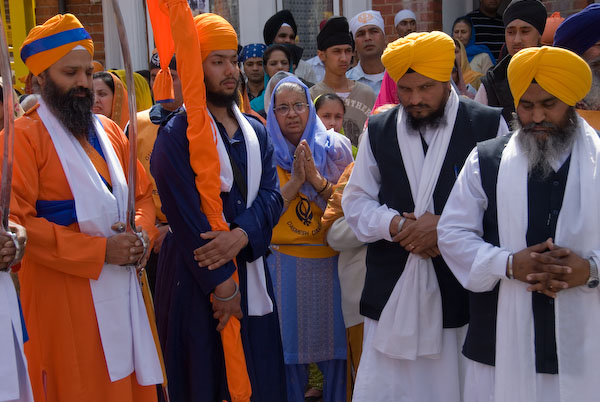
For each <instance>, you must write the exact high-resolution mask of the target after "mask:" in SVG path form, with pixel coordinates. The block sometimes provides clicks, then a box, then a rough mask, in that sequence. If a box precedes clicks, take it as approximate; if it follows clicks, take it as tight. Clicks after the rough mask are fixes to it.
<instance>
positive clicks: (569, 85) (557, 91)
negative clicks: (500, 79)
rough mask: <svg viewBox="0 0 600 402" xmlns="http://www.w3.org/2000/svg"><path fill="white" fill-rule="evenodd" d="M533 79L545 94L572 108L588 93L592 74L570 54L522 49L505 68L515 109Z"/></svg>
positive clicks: (555, 49) (543, 49)
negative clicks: (549, 94)
mask: <svg viewBox="0 0 600 402" xmlns="http://www.w3.org/2000/svg"><path fill="white" fill-rule="evenodd" d="M534 79H535V81H536V82H537V83H538V84H539V85H540V86H541V87H542V88H543V89H544V90H545V91H547V92H549V93H551V94H552V95H554V96H556V97H557V98H558V99H560V100H561V101H563V102H564V103H566V104H567V105H569V106H574V105H575V104H576V103H577V102H578V101H579V100H581V99H583V97H585V95H586V94H587V93H588V92H589V90H590V87H591V85H592V72H591V70H590V67H589V66H588V65H587V63H586V62H585V61H583V59H582V58H581V57H579V56H577V55H576V54H575V53H573V52H571V51H570V50H567V49H561V48H558V47H549V46H543V47H530V48H526V49H523V50H521V51H519V52H518V53H517V54H515V55H514V56H513V57H512V59H511V60H510V64H509V65H508V84H509V85H510V90H511V92H512V94H513V98H514V99H515V108H516V107H517V106H518V105H519V101H520V100H521V96H523V94H524V93H525V91H527V88H529V86H530V85H531V82H532V81H533V80H534Z"/></svg>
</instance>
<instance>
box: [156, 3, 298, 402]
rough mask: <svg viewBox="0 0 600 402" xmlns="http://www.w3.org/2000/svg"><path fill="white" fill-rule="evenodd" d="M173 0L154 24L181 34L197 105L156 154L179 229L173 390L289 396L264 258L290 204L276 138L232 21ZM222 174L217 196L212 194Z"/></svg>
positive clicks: (161, 267)
mask: <svg viewBox="0 0 600 402" xmlns="http://www.w3.org/2000/svg"><path fill="white" fill-rule="evenodd" d="M165 3H166V4H165V5H166V7H165V9H166V10H167V12H168V15H167V17H168V18H167V26H166V27H165V26H164V25H162V24H159V23H158V21H160V20H161V18H162V16H161V14H160V12H161V8H155V7H153V4H152V3H149V4H150V6H151V7H150V9H151V10H152V11H151V18H152V20H153V29H154V34H155V37H163V38H164V37H165V35H169V36H170V35H172V39H173V41H174V48H173V51H174V52H175V53H176V54H177V72H178V74H179V78H180V80H181V87H182V93H183V100H184V104H185V112H182V113H177V114H173V115H172V116H171V117H170V118H169V120H168V121H166V122H165V123H164V125H163V126H162V127H161V128H160V129H159V131H158V135H157V138H156V141H155V143H154V151H153V153H152V157H151V160H150V170H151V173H152V176H153V177H154V179H155V180H156V185H157V188H158V191H159V193H160V199H161V201H162V210H163V211H164V212H165V214H166V218H167V219H168V221H169V225H170V227H171V230H170V232H169V233H167V235H166V237H165V239H164V242H163V245H162V248H161V251H160V258H159V262H158V270H157V285H156V297H155V305H156V316H157V321H158V331H159V335H160V339H161V343H162V347H163V351H164V356H165V363H166V368H167V377H168V380H169V394H170V397H171V400H173V401H198V402H204V401H206V402H213V401H222V400H226V401H231V402H238V401H240V402H249V401H250V396H252V399H253V400H257V401H258V400H260V401H283V400H285V399H286V396H285V394H286V387H285V369H284V365H283V352H282V347H281V337H280V333H279V322H278V318H277V310H276V308H275V306H274V301H273V300H274V297H273V290H272V286H271V281H270V278H269V271H268V270H266V266H265V264H264V261H263V257H264V255H265V253H266V251H267V248H268V246H269V243H270V239H271V233H272V229H273V227H274V225H275V224H276V223H277V221H278V220H279V217H280V214H281V208H282V205H283V201H282V198H281V196H280V194H279V190H278V179H277V172H276V170H275V163H274V160H273V146H272V145H271V141H270V140H269V136H268V135H267V132H266V130H265V128H264V126H263V125H262V124H261V123H260V122H259V121H258V120H256V119H254V118H252V117H249V116H246V115H243V114H242V113H240V110H239V108H238V106H237V105H236V97H237V94H238V79H239V69H238V63H237V35H236V32H235V30H234V29H233V27H232V26H231V24H229V23H228V22H227V21H226V20H225V19H224V18H222V17H220V16H218V15H215V14H210V13H205V14H200V15H198V16H196V17H195V18H193V19H192V15H191V11H190V10H189V6H188V4H187V1H185V0H169V1H166V2H165ZM154 5H156V4H154ZM155 12H157V13H158V14H155ZM168 31H170V32H168ZM161 50H162V49H161V47H160V46H159V47H158V52H159V53H161ZM162 57H163V56H162V54H161V58H162ZM160 74H161V73H159V75H158V76H157V80H159V79H160ZM215 142H216V144H215ZM213 151H214V152H213ZM211 175H212V176H211ZM213 176H214V177H216V179H217V187H216V189H214V188H213V190H216V194H215V191H213V192H212V193H209V192H208V191H207V189H208V186H209V185H210V186H212V185H213V184H214V182H213V181H212V180H211V179H212V177H213ZM206 183H208V185H207V184H206ZM215 195H216V198H217V201H218V205H216V206H215V205H214V203H211V202H212V201H213V200H214V196H215ZM219 208H221V209H220V210H219ZM223 220H226V223H225V224H224V225H223ZM236 266H237V268H236ZM238 275H239V282H238V280H237V279H236V278H237V276H238ZM240 324H241V328H240ZM236 325H237V328H236ZM215 329H216V330H215ZM230 330H231V331H230ZM236 331H237V332H236ZM236 336H237V339H236V338H235V337H236ZM236 340H237V341H240V342H241V346H242V348H241V350H236V342H235V341H236ZM232 345H233V347H232ZM240 357H241V358H240ZM244 379H245V380H246V381H247V382H248V383H247V384H244ZM248 379H249V381H248ZM250 394H251V395H250Z"/></svg>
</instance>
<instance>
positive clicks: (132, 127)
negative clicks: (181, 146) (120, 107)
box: [111, 0, 137, 233]
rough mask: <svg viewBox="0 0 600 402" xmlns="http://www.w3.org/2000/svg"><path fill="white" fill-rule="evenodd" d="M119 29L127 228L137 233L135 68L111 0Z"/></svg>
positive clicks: (115, 3)
mask: <svg viewBox="0 0 600 402" xmlns="http://www.w3.org/2000/svg"><path fill="white" fill-rule="evenodd" d="M111 4H112V7H113V11H114V14H115V19H116V23H117V31H118V32H119V39H120V42H121V53H122V54H123V63H124V64H125V82H126V83H127V97H128V99H129V171H128V173H127V187H128V190H129V191H128V196H127V222H126V225H127V228H126V230H127V231H128V232H132V233H136V232H137V230H136V227H135V175H136V172H137V104H136V100H135V82H134V79H133V68H132V67H131V53H130V51H129V49H130V48H129V41H128V40H127V33H126V31H125V22H124V20H123V14H121V8H120V7H119V2H118V0H111Z"/></svg>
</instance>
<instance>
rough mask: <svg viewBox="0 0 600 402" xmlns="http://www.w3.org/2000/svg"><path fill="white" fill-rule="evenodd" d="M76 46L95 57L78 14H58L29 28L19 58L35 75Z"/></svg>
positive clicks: (92, 44)
mask: <svg viewBox="0 0 600 402" xmlns="http://www.w3.org/2000/svg"><path fill="white" fill-rule="evenodd" d="M78 45H80V46H83V47H84V48H85V50H87V51H88V52H89V53H90V55H92V57H93V56H94V42H92V37H91V36H90V34H89V33H87V31H86V30H85V29H84V28H83V25H81V22H79V20H78V19H77V17H75V16H74V15H73V14H64V15H63V14H58V15H55V16H54V17H52V18H50V19H49V20H48V21H46V22H44V23H43V24H42V25H37V26H35V27H33V29H32V30H31V31H29V34H28V35H27V37H26V38H25V42H23V45H22V46H21V60H23V62H24V63H25V65H26V66H27V68H28V69H29V71H31V72H32V73H33V75H36V76H37V75H40V73H41V72H42V71H45V70H46V69H47V68H48V67H50V66H51V65H52V64H54V63H56V62H57V61H58V60H60V59H61V58H63V57H64V56H65V55H66V54H67V53H69V52H70V51H71V50H73V48H74V47H76V46H78Z"/></svg>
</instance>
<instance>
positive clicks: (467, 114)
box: [360, 97, 501, 328]
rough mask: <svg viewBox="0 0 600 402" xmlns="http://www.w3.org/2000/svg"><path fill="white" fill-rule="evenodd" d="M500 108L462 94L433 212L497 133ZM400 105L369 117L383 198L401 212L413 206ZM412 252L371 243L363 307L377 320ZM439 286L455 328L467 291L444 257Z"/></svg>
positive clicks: (464, 315)
mask: <svg viewBox="0 0 600 402" xmlns="http://www.w3.org/2000/svg"><path fill="white" fill-rule="evenodd" d="M500 113H501V112H500V109H495V108H491V107H487V106H483V105H481V104H479V103H476V102H474V101H472V100H470V99H466V98H462V97H461V99H460V104H459V107H458V112H457V116H456V122H455V124H454V129H453V132H452V137H451V139H450V143H449V144H448V151H447V153H446V158H445V160H444V162H443V164H442V168H441V172H440V176H439V179H438V182H437V184H436V188H435V191H434V194H433V200H434V208H435V213H436V214H437V215H440V214H441V213H442V210H443V208H444V205H445V204H446V200H447V199H448V196H449V195H450V191H451V190H452V186H453V185H454V182H455V181H456V177H457V175H458V172H460V169H462V166H463V164H464V163H465V160H466V158H467V156H468V155H469V153H470V152H471V150H472V149H473V148H474V147H475V145H476V143H477V142H478V141H483V140H485V139H488V138H492V137H494V136H496V134H497V132H498V126H499V122H500ZM397 117H398V107H395V108H394V109H392V110H389V111H387V112H384V113H381V114H379V115H375V116H371V117H370V119H369V141H370V145H371V149H372V151H373V155H374V157H375V159H376V161H377V165H378V167H379V172H380V174H381V186H380V191H379V202H380V203H381V204H382V205H383V204H386V205H387V206H389V207H390V208H394V209H395V210H396V211H399V212H412V211H414V208H415V206H414V202H413V198H412V194H411V190H410V184H409V182H408V176H407V175H406V171H405V168H404V163H403V161H402V155H401V154H400V146H399V144H398V137H397V133H396V122H397ZM407 259H408V252H407V251H406V250H404V249H403V248H402V247H400V245H398V244H397V243H392V242H388V241H386V240H380V241H377V242H375V243H371V244H369V245H368V248H367V274H366V278H365V286H364V289H363V293H362V297H361V302H360V312H361V314H362V315H364V316H366V317H369V318H371V319H374V320H378V319H379V316H380V315H381V311H382V310H383V307H384V306H385V304H386V303H387V301H388V299H389V297H390V295H391V293H392V290H393V289H394V286H395V285H396V282H397V281H398V278H399V277H400V275H401V274H402V271H403V270H404V265H405V264H406V260H407ZM433 265H434V267H435V272H436V275H437V279H438V282H439V285H440V292H441V297H442V310H443V321H444V322H443V325H444V328H456V327H461V326H463V325H465V324H466V323H467V322H468V320H469V314H468V295H467V292H466V291H465V290H464V289H463V288H462V286H461V285H460V284H459V283H458V281H457V280H456V278H455V277H454V275H453V274H452V272H451V271H450V269H449V268H448V266H447V265H446V263H445V262H444V260H443V259H442V258H441V257H437V258H434V259H433Z"/></svg>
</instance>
